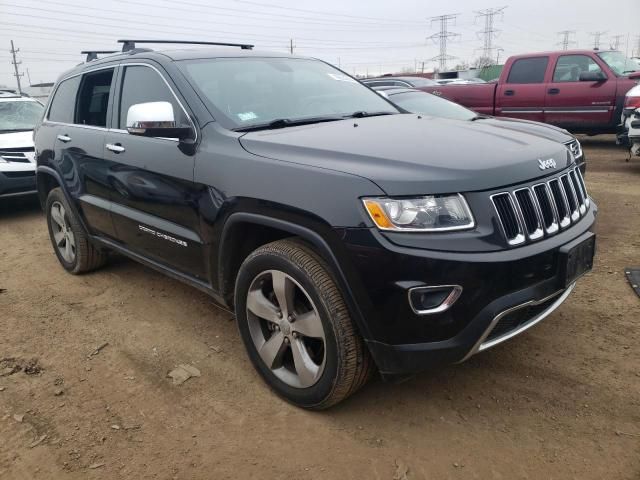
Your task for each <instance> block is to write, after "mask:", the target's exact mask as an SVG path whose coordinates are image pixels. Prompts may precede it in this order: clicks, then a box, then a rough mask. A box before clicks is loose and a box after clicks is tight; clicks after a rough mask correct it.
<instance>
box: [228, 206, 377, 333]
mask: <svg viewBox="0 0 640 480" xmlns="http://www.w3.org/2000/svg"><path fill="white" fill-rule="evenodd" d="M247 229H248V230H249V231H254V230H253V229H259V230H260V229H261V232H262V233H263V234H264V235H265V236H262V235H258V237H257V238H256V239H255V242H254V243H251V242H249V245H250V246H251V249H250V251H247V250H248V248H247V247H243V246H242V242H241V241H239V240H240V239H241V238H242V237H243V236H244V238H249V237H247V236H246V235H243V234H244V233H246V232H247ZM290 237H296V238H300V239H301V240H303V241H305V242H306V243H308V244H310V245H311V246H312V247H313V248H314V250H315V251H316V252H317V253H318V254H319V255H320V256H321V257H322V259H323V260H324V261H325V262H326V263H327V265H328V267H329V269H330V274H331V275H332V276H333V278H334V280H335V281H336V283H337V284H338V287H339V288H340V290H341V291H342V293H343V295H344V300H345V303H346V304H347V307H348V309H349V312H350V313H351V315H352V318H353V320H354V321H355V323H356V325H357V327H358V329H359V331H360V333H361V334H362V335H363V336H364V337H365V338H370V336H369V329H368V327H367V324H366V321H365V317H364V315H363V312H362V309H361V308H360V306H359V304H358V302H357V301H356V298H355V294H354V292H353V289H352V288H351V286H350V282H349V280H348V277H347V274H346V272H345V270H344V269H343V268H342V267H341V264H340V262H339V260H338V257H337V256H336V253H335V252H334V248H332V247H331V245H330V241H328V240H327V239H326V238H325V237H324V236H323V235H321V234H320V233H319V232H318V231H316V230H314V229H313V228H310V227H308V226H306V225H300V224H299V223H294V222H292V221H289V220H284V219H281V218H276V217H273V216H266V215H262V214H257V213H246V212H238V213H233V214H231V215H230V216H229V218H228V219H227V220H226V222H225V224H224V227H223V230H222V233H221V239H220V248H219V250H218V266H219V268H218V282H219V283H218V285H219V289H220V294H221V295H222V297H223V298H224V299H225V302H226V303H227V305H229V306H232V305H233V293H234V288H235V279H236V276H237V273H238V270H239V267H240V265H241V264H242V261H244V259H245V258H246V256H247V255H248V254H249V253H251V251H253V250H254V249H255V248H258V247H259V246H261V245H264V244H266V243H270V242H272V241H276V240H280V239H283V238H290Z"/></svg>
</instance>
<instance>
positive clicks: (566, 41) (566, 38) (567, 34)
mask: <svg viewBox="0 0 640 480" xmlns="http://www.w3.org/2000/svg"><path fill="white" fill-rule="evenodd" d="M575 34H576V31H575V30H562V31H561V32H558V35H561V36H562V40H560V42H558V43H557V44H556V45H560V46H561V47H562V50H569V46H571V45H575V44H576V41H575V40H572V39H571V35H575Z"/></svg>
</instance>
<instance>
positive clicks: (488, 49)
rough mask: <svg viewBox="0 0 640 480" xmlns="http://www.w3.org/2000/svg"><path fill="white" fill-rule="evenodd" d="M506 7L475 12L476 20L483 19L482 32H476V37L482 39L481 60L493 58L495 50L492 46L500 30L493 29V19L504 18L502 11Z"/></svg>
mask: <svg viewBox="0 0 640 480" xmlns="http://www.w3.org/2000/svg"><path fill="white" fill-rule="evenodd" d="M505 8H507V7H497V8H487V9H485V10H480V11H478V12H476V18H478V17H483V18H484V30H481V31H479V32H478V36H479V37H482V38H483V43H484V44H483V46H482V58H487V59H488V58H491V59H492V58H493V51H494V50H496V49H497V48H500V47H496V46H494V44H493V40H494V39H495V38H496V37H497V36H498V33H500V30H497V29H496V28H495V27H494V24H495V18H496V17H497V16H500V17H504V10H505Z"/></svg>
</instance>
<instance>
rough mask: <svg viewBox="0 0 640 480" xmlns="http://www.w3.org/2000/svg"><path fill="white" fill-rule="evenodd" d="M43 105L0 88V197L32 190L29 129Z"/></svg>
mask: <svg viewBox="0 0 640 480" xmlns="http://www.w3.org/2000/svg"><path fill="white" fill-rule="evenodd" d="M43 112H44V106H43V105H42V104H41V103H40V102H38V101H37V100H34V99H33V98H29V97H23V96H20V95H18V94H17V93H15V92H13V91H6V90H4V91H0V199H2V198H5V197H16V196H21V195H32V194H35V193H36V177H35V173H36V163H35V158H34V147H33V128H34V126H35V124H36V123H37V122H38V121H39V120H40V118H41V117H42V113H43Z"/></svg>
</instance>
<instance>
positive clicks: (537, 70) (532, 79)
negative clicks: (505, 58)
mask: <svg viewBox="0 0 640 480" xmlns="http://www.w3.org/2000/svg"><path fill="white" fill-rule="evenodd" d="M547 65H549V57H534V58H521V59H519V60H516V61H515V62H513V65H512V66H511V71H510V72H509V78H507V83H543V82H544V76H545V73H546V72H547Z"/></svg>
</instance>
